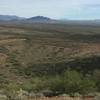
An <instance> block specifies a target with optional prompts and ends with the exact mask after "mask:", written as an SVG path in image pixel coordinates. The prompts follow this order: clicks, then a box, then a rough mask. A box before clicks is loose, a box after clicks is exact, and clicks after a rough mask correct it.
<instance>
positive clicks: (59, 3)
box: [0, 0, 100, 19]
mask: <svg viewBox="0 0 100 100" xmlns="http://www.w3.org/2000/svg"><path fill="white" fill-rule="evenodd" d="M0 14H3V15H18V16H23V17H32V16H38V15H41V16H47V17H51V18H57V19H100V0H0Z"/></svg>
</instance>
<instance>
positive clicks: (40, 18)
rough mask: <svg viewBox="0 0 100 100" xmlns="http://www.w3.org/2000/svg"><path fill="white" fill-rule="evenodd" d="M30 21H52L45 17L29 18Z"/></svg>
mask: <svg viewBox="0 0 100 100" xmlns="http://www.w3.org/2000/svg"><path fill="white" fill-rule="evenodd" d="M28 20H31V21H50V20H51V19H50V18H48V17H44V16H35V17H31V18H28Z"/></svg>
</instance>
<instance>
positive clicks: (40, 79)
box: [0, 23, 100, 100]
mask: <svg viewBox="0 0 100 100" xmlns="http://www.w3.org/2000/svg"><path fill="white" fill-rule="evenodd" d="M0 29H1V30H0V89H1V90H2V89H3V93H4V94H6V96H7V97H9V98H10V100H11V98H12V100H17V99H13V97H16V95H17V92H18V91H19V90H20V91H21V92H22V91H24V92H25V95H26V94H27V92H28V94H27V95H28V96H29V95H30V94H31V93H33V95H38V96H42V94H43V95H45V96H58V95H63V94H66V95H67V94H68V95H70V96H74V95H88V94H91V93H93V94H95V93H96V92H98V93H99V92H100V81H99V79H100V39H99V38H100V34H99V31H100V27H99V26H95V27H93V26H88V27H87V26H78V25H76V26H74V25H72V26H70V25H69V26H68V25H63V24H21V23H19V24H11V23H8V24H5V23H4V24H0ZM21 89H22V90H21ZM12 95H13V96H12ZM96 98H98V97H96ZM18 100H19V99H18Z"/></svg>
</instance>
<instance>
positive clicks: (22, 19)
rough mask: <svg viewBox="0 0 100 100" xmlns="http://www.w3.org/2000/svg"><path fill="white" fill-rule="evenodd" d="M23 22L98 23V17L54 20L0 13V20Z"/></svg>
mask: <svg viewBox="0 0 100 100" xmlns="http://www.w3.org/2000/svg"><path fill="white" fill-rule="evenodd" d="M5 21H6V22H23V23H62V24H71V25H72V24H79V25H80V24H81V25H100V19H95V20H63V19H59V20H55V19H51V18H48V17H45V16H34V17H30V18H25V17H19V16H14V15H0V22H5Z"/></svg>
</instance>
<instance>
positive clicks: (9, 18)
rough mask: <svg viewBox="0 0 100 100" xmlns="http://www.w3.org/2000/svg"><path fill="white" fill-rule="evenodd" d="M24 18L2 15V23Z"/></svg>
mask: <svg viewBox="0 0 100 100" xmlns="http://www.w3.org/2000/svg"><path fill="white" fill-rule="evenodd" d="M22 19H25V18H23V17H18V16H14V15H0V21H12V20H22Z"/></svg>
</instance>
